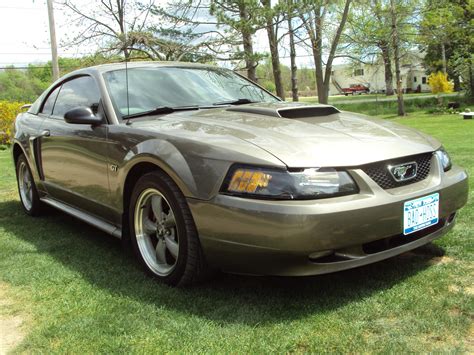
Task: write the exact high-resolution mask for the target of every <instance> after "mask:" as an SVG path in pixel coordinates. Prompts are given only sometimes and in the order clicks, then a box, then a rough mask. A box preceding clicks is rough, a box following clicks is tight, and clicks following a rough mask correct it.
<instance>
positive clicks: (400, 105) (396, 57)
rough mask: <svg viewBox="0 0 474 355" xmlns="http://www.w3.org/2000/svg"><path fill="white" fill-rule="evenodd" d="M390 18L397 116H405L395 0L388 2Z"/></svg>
mask: <svg viewBox="0 0 474 355" xmlns="http://www.w3.org/2000/svg"><path fill="white" fill-rule="evenodd" d="M390 17H391V19H392V46H393V56H394V61H395V79H396V80H397V103H398V115H399V116H405V103H404V101H403V91H402V77H401V72H400V43H399V39H398V20H399V18H398V12H397V5H396V4H395V0H390Z"/></svg>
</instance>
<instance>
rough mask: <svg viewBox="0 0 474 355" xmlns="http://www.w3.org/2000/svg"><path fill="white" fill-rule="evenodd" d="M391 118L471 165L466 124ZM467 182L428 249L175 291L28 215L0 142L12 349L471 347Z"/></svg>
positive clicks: (0, 226)
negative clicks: (15, 321)
mask: <svg viewBox="0 0 474 355" xmlns="http://www.w3.org/2000/svg"><path fill="white" fill-rule="evenodd" d="M390 119H393V118H390ZM393 120H394V121H397V122H399V123H402V124H406V125H409V126H413V127H416V128H419V129H421V130H423V131H425V132H427V133H429V134H432V135H434V136H436V137H437V138H439V139H440V140H442V141H443V142H444V145H445V147H446V149H447V150H448V151H449V152H450V153H451V155H452V157H453V159H454V162H455V163H456V164H460V165H463V166H464V167H466V168H467V169H468V170H469V172H470V175H471V176H472V175H473V173H474V144H473V141H474V139H473V136H474V120H473V121H464V120H462V119H461V118H460V117H459V116H457V115H444V116H432V115H428V114H422V113H419V114H416V115H412V116H410V117H408V118H403V119H393ZM472 187H473V180H472V179H471V193H470V199H469V204H468V206H466V207H465V208H464V209H463V210H461V211H460V213H459V217H458V224H457V226H456V227H455V229H454V230H453V231H451V232H450V233H449V234H448V235H447V236H445V237H443V238H441V239H439V240H438V241H436V242H435V243H434V246H433V245H431V246H429V247H424V248H421V249H419V250H416V251H414V252H411V253H407V254H404V255H401V256H399V257H396V258H392V259H389V260H386V261H383V262H379V263H377V264H374V265H370V266H367V267H362V268H359V269H355V270H350V271H345V272H340V273H337V274H332V275H324V276H318V277H305V278H269V277H246V276H235V275H221V276H219V277H218V278H216V279H215V280H213V281H211V282H209V283H207V284H205V285H202V286H199V287H196V288H190V289H173V288H169V287H166V286H163V285H160V284H158V283H156V282H154V281H153V280H151V279H150V278H148V277H146V276H145V275H144V273H143V272H142V270H141V269H140V268H139V267H138V266H137V264H136V263H135V261H134V260H133V258H132V257H131V256H129V255H128V254H126V253H124V252H123V251H122V249H121V245H120V242H119V241H118V240H116V239H114V238H112V237H109V236H108V235H106V234H104V233H102V232H100V231H98V230H96V229H94V228H91V227H88V226H87V225H85V224H83V223H81V222H79V221H76V220H75V219H73V218H72V217H69V216H66V215H64V214H62V213H60V212H55V211H52V212H50V213H49V214H48V215H47V216H45V217H41V218H31V217H27V216H26V215H25V214H24V213H23V212H22V210H21V208H20V204H19V201H18V197H17V193H16V187H15V181H14V172H13V167H12V163H11V159H10V155H9V152H8V151H6V152H5V151H3V152H0V287H2V292H1V293H0V294H3V295H4V297H6V298H7V300H0V319H2V318H1V317H3V318H5V317H8V316H16V317H20V318H22V319H24V320H25V326H24V327H23V332H24V333H25V334H26V337H25V338H24V340H23V341H22V342H21V344H20V345H19V346H18V347H17V348H16V349H15V351H17V352H28V353H31V352H35V353H36V352H45V353H46V352H47V353H49V352H67V353H83V352H86V353H92V352H101V353H109V352H117V353H118V352H121V353H128V352H137V353H142V352H160V353H162V352H179V353H184V352H187V353H189V352H219V353H243V352H245V353H270V352H278V353H285V352H351V353H356V352H357V353H359V352H364V353H366V352H393V353H398V352H400V353H401V352H408V351H410V352H431V351H443V352H447V351H449V352H451V351H452V352H471V353H472V352H473V351H474V347H473V344H474V339H473V329H474V328H473V325H472V319H473V318H472V317H473V315H474V313H473V311H474V307H473V294H474V287H473V284H472V280H473V265H474V263H473V237H474V235H473V234H474V233H473V231H474V224H473V221H474V205H473V201H474V200H473V192H472V191H473V188H472ZM441 255H444V256H441ZM5 304H9V306H8V307H5V306H4V307H2V305H5Z"/></svg>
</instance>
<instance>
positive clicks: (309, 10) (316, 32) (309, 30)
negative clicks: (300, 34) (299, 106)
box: [299, 0, 352, 104]
mask: <svg viewBox="0 0 474 355" xmlns="http://www.w3.org/2000/svg"><path fill="white" fill-rule="evenodd" d="M351 2H352V1H351V0H345V1H344V2H343V4H344V5H343V9H342V12H341V13H337V9H338V8H339V6H337V5H339V2H337V3H336V2H333V1H327V0H313V1H305V2H304V4H302V6H301V7H299V17H300V19H301V21H302V23H303V26H304V28H305V30H306V34H307V36H308V38H309V41H310V45H311V50H312V53H313V59H314V64H315V73H316V88H317V91H318V101H319V103H322V104H327V103H328V96H329V85H330V83H331V72H332V63H333V61H334V58H335V57H336V53H337V50H338V46H339V40H340V38H341V34H342V31H343V29H344V26H345V24H346V21H347V17H348V14H349V8H350V5H351ZM330 16H331V21H328V17H330ZM329 22H334V23H336V25H335V26H334V27H335V28H331V26H329V25H328V23H329ZM331 29H332V30H334V32H333V31H330V30H331ZM329 33H332V36H331V37H329V38H328V37H324V35H327V34H329ZM326 42H328V43H329V52H328V55H327V58H326V66H325V68H324V62H323V59H324V58H323V51H324V49H325V48H324V47H325V43H326ZM323 68H324V69H323Z"/></svg>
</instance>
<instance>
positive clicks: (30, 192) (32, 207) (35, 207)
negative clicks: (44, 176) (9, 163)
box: [16, 154, 44, 217]
mask: <svg viewBox="0 0 474 355" xmlns="http://www.w3.org/2000/svg"><path fill="white" fill-rule="evenodd" d="M16 182H17V186H18V194H19V195H20V201H21V205H22V207H23V210H24V211H25V213H26V214H28V215H30V216H33V217H36V216H39V215H41V214H42V213H43V212H44V205H43V204H42V203H41V201H40V199H39V194H38V190H37V189H36V184H35V180H34V178H33V175H32V173H31V169H30V167H29V165H28V161H27V160H26V157H25V155H24V154H21V155H20V156H19V157H18V160H17V162H16Z"/></svg>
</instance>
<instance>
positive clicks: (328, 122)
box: [134, 103, 440, 168]
mask: <svg viewBox="0 0 474 355" xmlns="http://www.w3.org/2000/svg"><path fill="white" fill-rule="evenodd" d="M283 116H285V117H283ZM157 120H158V121H160V124H159V125H158V126H159V128H158V127H156V128H157V130H159V131H160V133H164V131H169V130H178V131H181V132H175V134H176V135H180V134H181V135H182V136H186V137H192V136H193V135H194V136H195V137H196V139H199V140H201V141H202V140H205V139H206V138H208V139H209V140H213V139H212V138H217V137H218V138H219V141H221V142H225V139H224V140H223V139H221V138H224V137H223V136H232V137H234V138H239V139H240V140H243V141H245V142H248V143H250V144H253V145H255V146H257V147H259V148H261V149H263V150H265V151H267V152H269V153H271V154H272V155H274V156H275V157H277V158H278V159H279V160H281V161H282V162H283V163H284V164H285V165H287V166H288V167H295V168H296V167H329V166H331V167H342V166H358V165H363V164H366V163H370V162H375V161H381V160H387V159H392V158H397V157H402V156H409V155H415V154H420V153H425V152H431V151H433V150H435V149H437V148H439V146H440V143H439V142H438V141H437V140H435V139H433V138H431V137H429V136H427V135H425V134H423V133H421V132H419V131H416V130H414V129H411V128H408V127H405V126H402V125H399V124H396V123H393V122H390V121H389V120H381V119H376V118H370V117H367V116H363V115H360V114H355V113H349V112H340V111H338V110H337V109H335V108H334V107H332V106H327V105H314V106H308V105H301V104H290V103H277V104H249V105H241V106H235V107H231V108H222V109H220V108H219V109H209V110H199V111H186V112H177V113H173V114H170V115H167V116H160V117H159V118H158V117H156V118H155V120H149V121H142V122H136V123H137V125H138V126H146V129H152V128H153V127H154V126H156V125H157ZM134 124H135V122H134ZM190 133H192V134H190ZM216 136H217V137H216ZM213 141H215V140H213ZM224 144H225V143H224Z"/></svg>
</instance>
